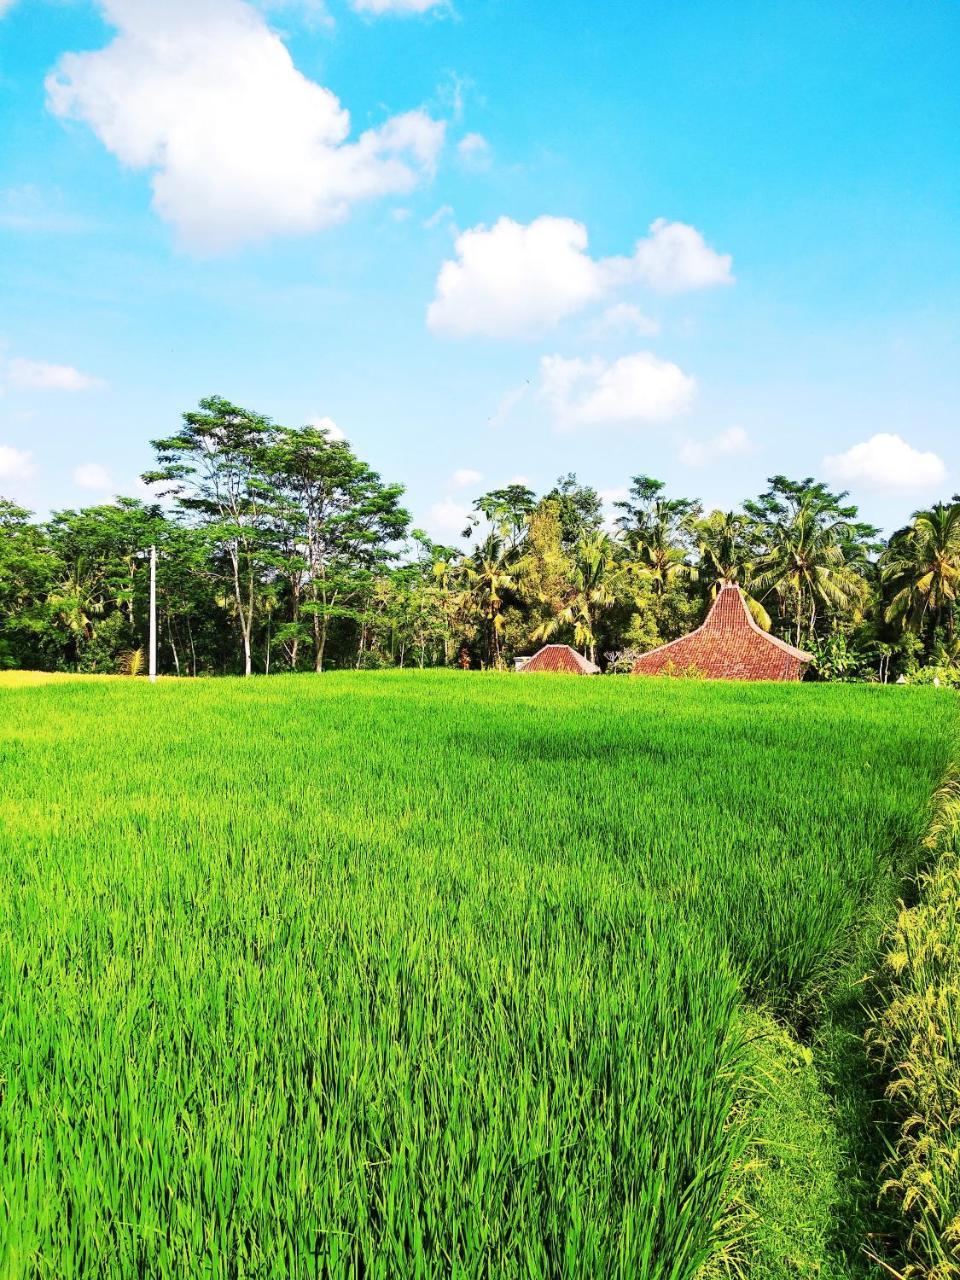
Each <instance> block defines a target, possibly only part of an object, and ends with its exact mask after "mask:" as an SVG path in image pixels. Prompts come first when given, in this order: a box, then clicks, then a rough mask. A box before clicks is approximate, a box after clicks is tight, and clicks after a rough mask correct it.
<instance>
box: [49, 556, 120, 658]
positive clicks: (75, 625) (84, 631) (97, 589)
mask: <svg viewBox="0 0 960 1280" xmlns="http://www.w3.org/2000/svg"><path fill="white" fill-rule="evenodd" d="M105 605H106V602H105V599H104V586H103V578H102V575H101V573H100V571H99V569H97V568H94V569H91V570H88V569H87V566H86V564H85V563H84V561H82V560H79V559H78V560H77V561H76V562H75V563H74V564H72V565H70V566H69V568H68V569H67V572H66V574H65V575H64V577H63V578H62V579H61V581H60V582H58V583H57V585H56V586H55V587H54V589H53V590H52V591H51V592H50V594H49V596H48V597H47V606H48V608H49V609H50V611H51V614H52V615H53V617H54V619H55V620H56V621H57V622H58V623H60V625H61V626H63V627H64V628H65V629H66V631H67V632H68V633H69V635H70V637H71V639H72V641H73V648H74V653H75V656H76V657H79V656H80V651H81V649H82V648H83V646H84V645H86V644H88V643H89V642H90V641H91V640H92V639H93V619H94V618H96V617H99V616H100V615H101V614H102V613H103V611H104V608H105Z"/></svg>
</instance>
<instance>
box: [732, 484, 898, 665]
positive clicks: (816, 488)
mask: <svg viewBox="0 0 960 1280" xmlns="http://www.w3.org/2000/svg"><path fill="white" fill-rule="evenodd" d="M846 498H847V494H846V493H831V492H830V490H829V489H828V488H827V487H826V485H824V484H821V483H819V482H817V481H814V480H813V479H812V478H811V477H808V478H806V479H805V480H801V481H793V480H788V479H787V478H786V476H779V475H778V476H773V477H772V478H771V480H770V481H769V488H768V489H767V491H766V492H765V493H763V494H761V496H760V497H759V498H758V499H757V500H756V501H755V502H746V503H744V508H745V510H746V511H747V513H748V514H749V515H750V516H751V517H752V518H753V519H754V520H755V521H756V523H757V526H758V531H759V536H760V538H761V540H762V542H763V549H762V551H761V553H760V555H759V557H758V560H757V564H756V573H755V582H756V584H757V586H758V587H759V588H760V589H761V590H767V589H768V590H772V591H773V593H774V594H775V596H776V598H777V601H778V605H779V609H780V613H781V616H782V617H783V618H785V619H789V620H790V623H791V625H792V630H793V637H794V643H796V644H800V642H801V640H802V639H803V636H804V635H807V636H808V637H812V636H814V635H815V633H816V630H817V623H818V620H819V619H820V618H821V617H822V616H824V615H825V614H829V613H831V612H832V613H834V614H835V615H839V616H843V615H856V613H857V611H858V610H862V608H863V606H864V605H865V603H866V600H867V597H868V589H867V582H866V568H867V553H868V551H869V549H870V547H871V546H872V540H873V539H874V538H875V536H876V533H877V530H876V529H875V528H874V527H873V526H872V525H868V524H865V523H863V522H862V521H858V520H857V508H856V507H855V506H854V505H853V504H852V503H848V502H846Z"/></svg>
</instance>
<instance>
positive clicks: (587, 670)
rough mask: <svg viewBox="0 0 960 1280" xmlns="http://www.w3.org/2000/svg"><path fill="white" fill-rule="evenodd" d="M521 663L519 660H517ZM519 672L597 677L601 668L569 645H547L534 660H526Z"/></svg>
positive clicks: (538, 652) (536, 654)
mask: <svg viewBox="0 0 960 1280" xmlns="http://www.w3.org/2000/svg"><path fill="white" fill-rule="evenodd" d="M517 661H518V662H519V661H520V660H519V659H518V660H517ZM517 670H518V671H524V672H526V671H559V672H561V673H562V674H564V675H568V676H596V675H599V674H600V668H599V667H598V666H597V665H596V663H594V662H591V661H590V660H589V658H584V657H583V656H582V655H581V654H579V653H577V651H576V649H571V648H570V646H569V645H568V644H545V645H544V646H543V648H542V649H539V650H538V651H537V652H536V653H535V654H534V655H533V657H532V658H526V659H524V661H523V665H522V666H517Z"/></svg>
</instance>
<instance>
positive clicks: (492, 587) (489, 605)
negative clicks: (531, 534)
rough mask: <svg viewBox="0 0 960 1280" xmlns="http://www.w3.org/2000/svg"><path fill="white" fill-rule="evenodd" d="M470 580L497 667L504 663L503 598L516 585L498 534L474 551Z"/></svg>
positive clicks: (470, 564) (491, 657) (469, 567)
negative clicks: (502, 635)
mask: <svg viewBox="0 0 960 1280" xmlns="http://www.w3.org/2000/svg"><path fill="white" fill-rule="evenodd" d="M467 581H468V582H469V584H470V593H471V596H472V597H473V600H474V602H475V604H476V606H477V608H478V610H479V612H480V613H481V615H482V617H483V620H484V626H485V630H486V632H487V643H488V650H489V655H490V660H491V662H492V663H493V665H494V666H496V667H499V666H502V664H503V658H502V654H501V650H500V636H501V633H502V632H503V626H504V621H503V601H504V596H505V594H506V593H507V592H508V591H510V590H512V588H513V586H514V578H513V573H512V571H511V567H510V563H509V556H508V553H507V552H506V551H505V549H504V544H503V541H502V539H501V538H499V537H498V536H497V535H496V534H495V533H492V534H490V536H489V537H488V538H487V539H486V541H485V542H484V543H483V544H482V545H481V546H480V547H478V548H477V550H476V552H475V553H474V555H473V558H472V560H471V562H470V563H469V564H468V565H467Z"/></svg>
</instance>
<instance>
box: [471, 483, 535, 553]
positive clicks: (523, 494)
mask: <svg viewBox="0 0 960 1280" xmlns="http://www.w3.org/2000/svg"><path fill="white" fill-rule="evenodd" d="M536 505H537V495H536V494H535V493H534V492H533V490H532V489H528V488H527V486H526V485H525V484H508V485H506V486H505V487H504V488H502V489H491V490H490V492H489V493H484V494H482V495H481V496H480V497H479V498H477V500H476V502H475V503H474V504H473V509H474V511H476V512H479V513H480V515H483V516H486V518H487V521H488V523H489V526H490V529H489V531H490V532H491V533H493V534H494V535H495V536H496V537H497V539H498V540H499V541H500V542H501V543H502V544H503V545H504V547H505V550H506V554H507V555H512V554H513V553H514V552H515V551H516V550H517V549H518V547H519V546H520V543H521V542H522V541H523V537H524V534H525V533H526V529H527V521H528V520H529V518H530V515H531V513H532V512H533V510H534V508H535V507H536ZM479 523H480V522H479V519H478V518H477V516H473V517H471V525H470V527H468V528H466V529H464V531H463V536H464V537H465V538H468V537H469V536H470V534H471V533H472V532H473V530H475V529H476V527H477V525H478V524H479Z"/></svg>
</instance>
